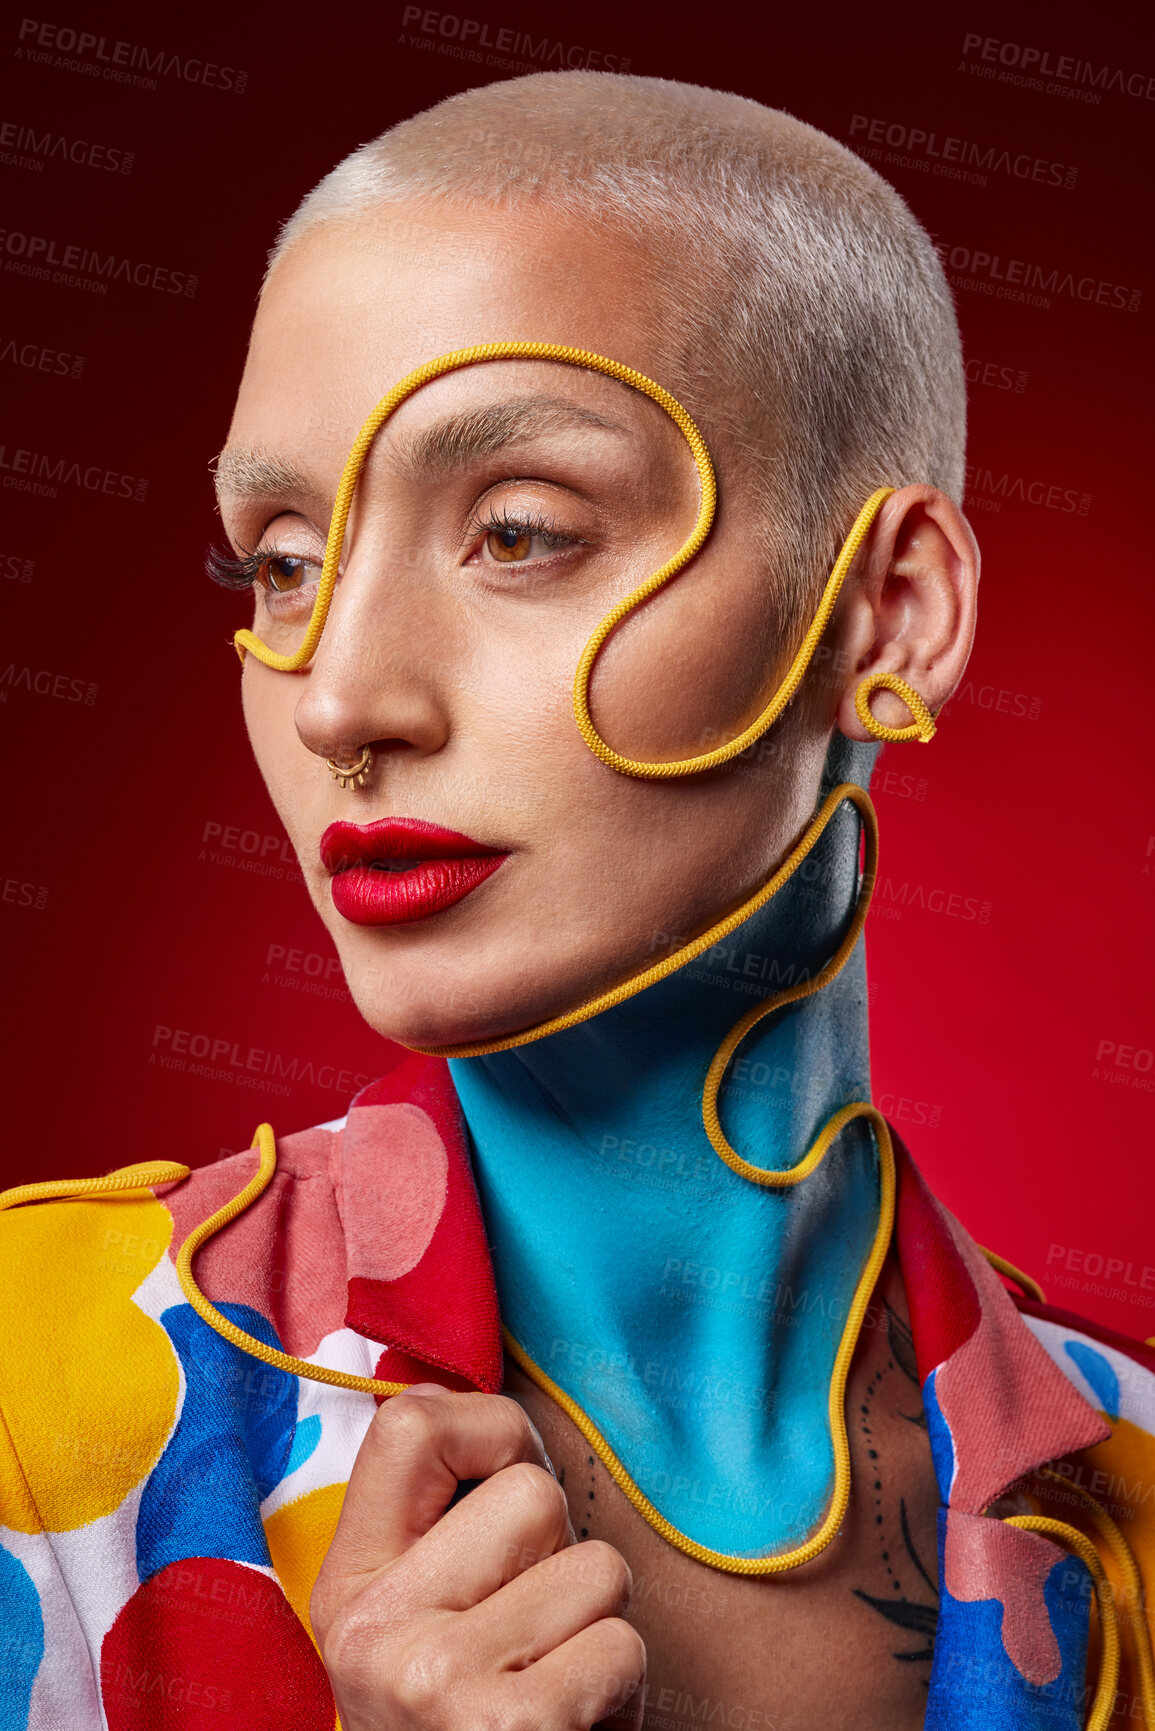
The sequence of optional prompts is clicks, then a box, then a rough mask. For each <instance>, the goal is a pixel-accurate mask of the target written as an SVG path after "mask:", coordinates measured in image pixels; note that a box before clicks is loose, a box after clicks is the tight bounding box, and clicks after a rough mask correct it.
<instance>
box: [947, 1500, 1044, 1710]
mask: <svg viewBox="0 0 1155 1731" xmlns="http://www.w3.org/2000/svg"><path fill="white" fill-rule="evenodd" d="M1065 1555H1066V1552H1065V1551H1062V1550H1060V1548H1059V1546H1058V1545H1052V1544H1051V1543H1050V1541H1049V1540H1048V1539H1044V1538H1043V1537H1042V1536H1041V1534H1039V1533H1028V1532H1024V1531H1023V1529H1022V1528H1021V1527H1008V1526H1007V1524H1006V1522H1005V1521H997V1520H993V1519H991V1518H990V1517H989V1516H987V1515H966V1514H962V1513H961V1512H960V1511H959V1510H958V1509H951V1511H950V1513H949V1515H948V1516H947V1523H946V1545H945V1554H944V1558H943V1584H944V1585H945V1587H946V1590H947V1592H948V1593H949V1594H950V1596H951V1598H952V1599H958V1600H960V1601H961V1602H962V1603H963V1604H967V1605H969V1604H974V1603H975V1601H976V1600H979V1599H998V1600H999V1601H1000V1602H1001V1604H1002V1607H1003V1622H1002V1637H1003V1646H1004V1647H1005V1648H1006V1653H1007V1658H1008V1659H1009V1660H1010V1661H1011V1664H1012V1665H1014V1666H1015V1667H1016V1668H1017V1669H1018V1670H1019V1671H1021V1673H1022V1675H1023V1676H1024V1677H1025V1678H1026V1679H1027V1682H1028V1683H1035V1684H1041V1683H1053V1682H1054V1680H1055V1678H1056V1677H1057V1676H1058V1675H1059V1672H1060V1671H1061V1670H1062V1669H1063V1658H1062V1654H1061V1653H1060V1652H1059V1643H1058V1641H1057V1640H1056V1639H1055V1631H1054V1630H1053V1629H1052V1627H1051V1618H1050V1614H1049V1612H1048V1611H1047V1604H1046V1600H1045V1599H1044V1597H1043V1584H1044V1582H1045V1581H1046V1579H1047V1576H1048V1575H1049V1574H1050V1572H1051V1570H1052V1569H1053V1568H1054V1566H1055V1564H1056V1563H1058V1562H1060V1561H1062V1559H1063V1557H1064V1556H1065Z"/></svg>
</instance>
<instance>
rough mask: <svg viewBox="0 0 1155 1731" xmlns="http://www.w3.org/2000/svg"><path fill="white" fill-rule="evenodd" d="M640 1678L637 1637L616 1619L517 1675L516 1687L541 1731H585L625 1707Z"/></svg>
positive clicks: (642, 1662)
mask: <svg viewBox="0 0 1155 1731" xmlns="http://www.w3.org/2000/svg"><path fill="white" fill-rule="evenodd" d="M645 1676H646V1649H645V1645H644V1643H643V1641H642V1637H641V1636H640V1635H639V1634H638V1631H637V1630H636V1629H635V1628H633V1627H631V1625H630V1624H629V1623H626V1622H623V1621H622V1619H621V1618H620V1617H607V1618H606V1619H605V1620H604V1621H603V1622H600V1623H594V1624H592V1625H591V1626H590V1627H589V1628H588V1629H583V1630H582V1632H581V1634H580V1635H574V1636H573V1637H572V1638H571V1639H570V1640H568V1641H565V1642H563V1643H562V1645H561V1646H560V1647H555V1648H554V1650H553V1652H552V1653H549V1654H547V1655H546V1657H545V1658H544V1659H539V1660H538V1661H537V1663H536V1665H531V1666H530V1667H529V1669H528V1670H526V1671H522V1672H520V1673H518V1675H517V1679H516V1688H517V1693H518V1699H519V1704H520V1705H521V1706H522V1708H523V1711H524V1713H525V1715H526V1718H527V1722H528V1723H530V1724H533V1725H538V1726H540V1727H541V1728H542V1731H589V1727H590V1726H592V1725H596V1724H597V1722H598V1721H599V1720H600V1719H606V1718H608V1717H609V1716H610V1715H611V1714H613V1713H616V1712H617V1710H618V1708H619V1707H624V1706H625V1705H626V1704H627V1702H629V1701H630V1700H631V1698H632V1697H633V1696H635V1695H636V1694H637V1693H638V1692H639V1691H640V1690H641V1687H642V1685H643V1683H644V1682H645Z"/></svg>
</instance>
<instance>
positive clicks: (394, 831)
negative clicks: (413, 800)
mask: <svg viewBox="0 0 1155 1731" xmlns="http://www.w3.org/2000/svg"><path fill="white" fill-rule="evenodd" d="M508 858H509V854H508V853H503V852H502V851H501V850H500V849H499V848H493V847H486V846H485V845H484V844H483V843H482V842H479V841H473V840H472V839H471V838H470V837H469V836H467V835H461V834H459V832H458V831H457V830H454V829H442V828H441V826H440V825H439V824H435V823H423V822H422V821H421V819H420V818H416V817H385V818H381V819H380V820H379V821H378V822H377V823H366V824H358V823H331V824H330V825H329V827H328V829H327V830H326V831H325V833H324V835H323V836H322V837H321V864H322V865H323V866H324V868H325V870H326V871H327V872H330V873H332V877H333V888H332V895H333V906H334V907H335V908H336V910H337V912H338V913H339V914H342V915H343V916H344V917H345V919H347V920H351V921H352V922H353V924H354V925H358V926H400V925H407V924H409V923H410V922H411V921H413V920H425V919H428V918H429V917H430V915H432V914H440V913H444V911H445V909H446V908H451V907H453V906H454V904H455V903H456V902H459V901H463V900H464V898H465V897H466V896H467V895H469V893H470V892H471V891H472V890H475V889H477V887H478V886H479V885H480V884H483V883H484V882H485V880H486V878H488V877H492V876H493V874H494V872H495V871H496V870H497V868H498V866H499V865H501V864H502V863H503V861H505V860H507V859H508Z"/></svg>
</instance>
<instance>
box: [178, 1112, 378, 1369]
mask: <svg viewBox="0 0 1155 1731" xmlns="http://www.w3.org/2000/svg"><path fill="white" fill-rule="evenodd" d="M252 1145H253V1147H254V1148H256V1149H257V1151H258V1154H259V1156H260V1158H259V1160H258V1162H257V1170H256V1171H255V1172H254V1174H253V1176H252V1177H251V1178H250V1179H249V1182H248V1183H247V1184H246V1185H245V1187H244V1189H243V1190H241V1191H239V1192H238V1193H237V1195H236V1196H234V1197H233V1199H232V1201H231V1202H226V1203H225V1205H224V1207H223V1208H218V1209H217V1212H216V1213H215V1214H210V1215H209V1217H208V1219H207V1220H202V1221H201V1223H200V1225H199V1226H194V1227H193V1229H192V1231H191V1232H190V1233H189V1235H188V1237H187V1238H186V1239H185V1241H184V1243H183V1244H182V1245H181V1247H180V1250H179V1251H178V1252H177V1258H176V1275H177V1279H178V1280H179V1281H180V1284H181V1291H182V1292H183V1293H184V1295H185V1297H186V1298H187V1299H188V1301H189V1303H190V1304H191V1305H192V1307H193V1309H194V1310H195V1311H196V1313H197V1315H198V1316H199V1317H200V1318H201V1320H202V1321H204V1322H207V1323H208V1325H209V1327H210V1328H212V1329H215V1330H216V1332H217V1333H218V1334H219V1335H221V1336H222V1337H223V1338H224V1339H225V1340H227V1341H230V1342H231V1343H232V1345H233V1346H235V1347H238V1348H239V1349H240V1351H241V1352H247V1353H250V1354H251V1355H252V1356H253V1358H259V1359H260V1360H261V1361H262V1363H264V1364H272V1365H275V1366H276V1368H277V1369H278V1370H283V1371H287V1372H288V1374H289V1375H290V1376H303V1377H307V1378H308V1380H309V1381H310V1382H324V1383H328V1384H329V1385H330V1386H331V1387H332V1388H352V1389H357V1390H359V1391H360V1392H361V1393H362V1394H380V1395H391V1394H400V1393H401V1391H402V1390H403V1389H405V1388H408V1386H409V1384H408V1383H404V1382H383V1381H381V1380H380V1378H378V1377H375V1376H352V1375H350V1374H349V1372H348V1371H344V1370H329V1369H328V1367H327V1366H326V1365H323V1364H310V1363H309V1362H308V1360H307V1359H303V1358H294V1357H293V1356H292V1354H291V1353H287V1352H280V1351H278V1349H277V1348H276V1347H275V1346H266V1345H265V1342H264V1341H263V1340H257V1339H256V1337H255V1336H254V1335H251V1334H246V1333H245V1331H244V1329H243V1328H238V1327H237V1325H236V1324H235V1323H234V1322H230V1321H229V1319H228V1317H227V1316H222V1315H221V1313H220V1311H219V1310H218V1309H217V1308H216V1306H215V1305H214V1304H211V1303H210V1302H209V1300H208V1299H207V1298H206V1297H205V1295H204V1293H203V1292H202V1291H201V1289H200V1287H199V1286H198V1285H197V1283H196V1281H195V1280H194V1279H193V1271H192V1259H193V1257H194V1256H195V1255H196V1253H197V1251H198V1250H199V1249H200V1247H201V1245H202V1244H203V1243H204V1242H205V1240H206V1239H207V1238H211V1237H212V1236H213V1233H214V1232H219V1231H220V1229H221V1227H222V1226H227V1225H228V1224H229V1222H230V1220H235V1219H236V1217H237V1215H238V1214H243V1213H244V1211H245V1209H246V1208H247V1207H248V1206H249V1203H250V1202H255V1201H256V1199H257V1197H258V1196H259V1195H260V1194H261V1191H262V1190H264V1189H265V1188H266V1186H267V1185H268V1183H269V1180H270V1179H271V1178H272V1176H273V1173H274V1172H275V1171H276V1169H277V1141H276V1137H275V1136H274V1135H273V1127H272V1125H271V1124H259V1125H258V1126H257V1131H256V1134H255V1136H254V1137H253V1143H252Z"/></svg>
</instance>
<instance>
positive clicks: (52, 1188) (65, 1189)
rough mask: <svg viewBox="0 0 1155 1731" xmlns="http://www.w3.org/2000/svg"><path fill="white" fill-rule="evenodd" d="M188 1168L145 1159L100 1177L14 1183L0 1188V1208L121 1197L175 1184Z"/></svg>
mask: <svg viewBox="0 0 1155 1731" xmlns="http://www.w3.org/2000/svg"><path fill="white" fill-rule="evenodd" d="M188 1175H189V1169H188V1167H187V1166H181V1165H180V1164H179V1162H178V1161H176V1160H145V1161H142V1162H141V1163H140V1164H139V1165H137V1166H120V1167H118V1168H117V1170H116V1171H115V1172H109V1173H107V1174H106V1175H105V1176H104V1177H103V1178H51V1179H49V1180H48V1182H47V1183H44V1184H16V1185H14V1186H13V1188H12V1189H11V1190H3V1191H0V1209H4V1208H19V1207H20V1206H21V1205H22V1204H23V1203H25V1202H81V1201H84V1200H85V1198H87V1197H89V1196H124V1195H131V1194H132V1193H133V1192H135V1191H138V1190H151V1189H152V1187H153V1185H154V1184H176V1183H179V1182H180V1180H181V1179H183V1178H187V1177H188Z"/></svg>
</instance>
